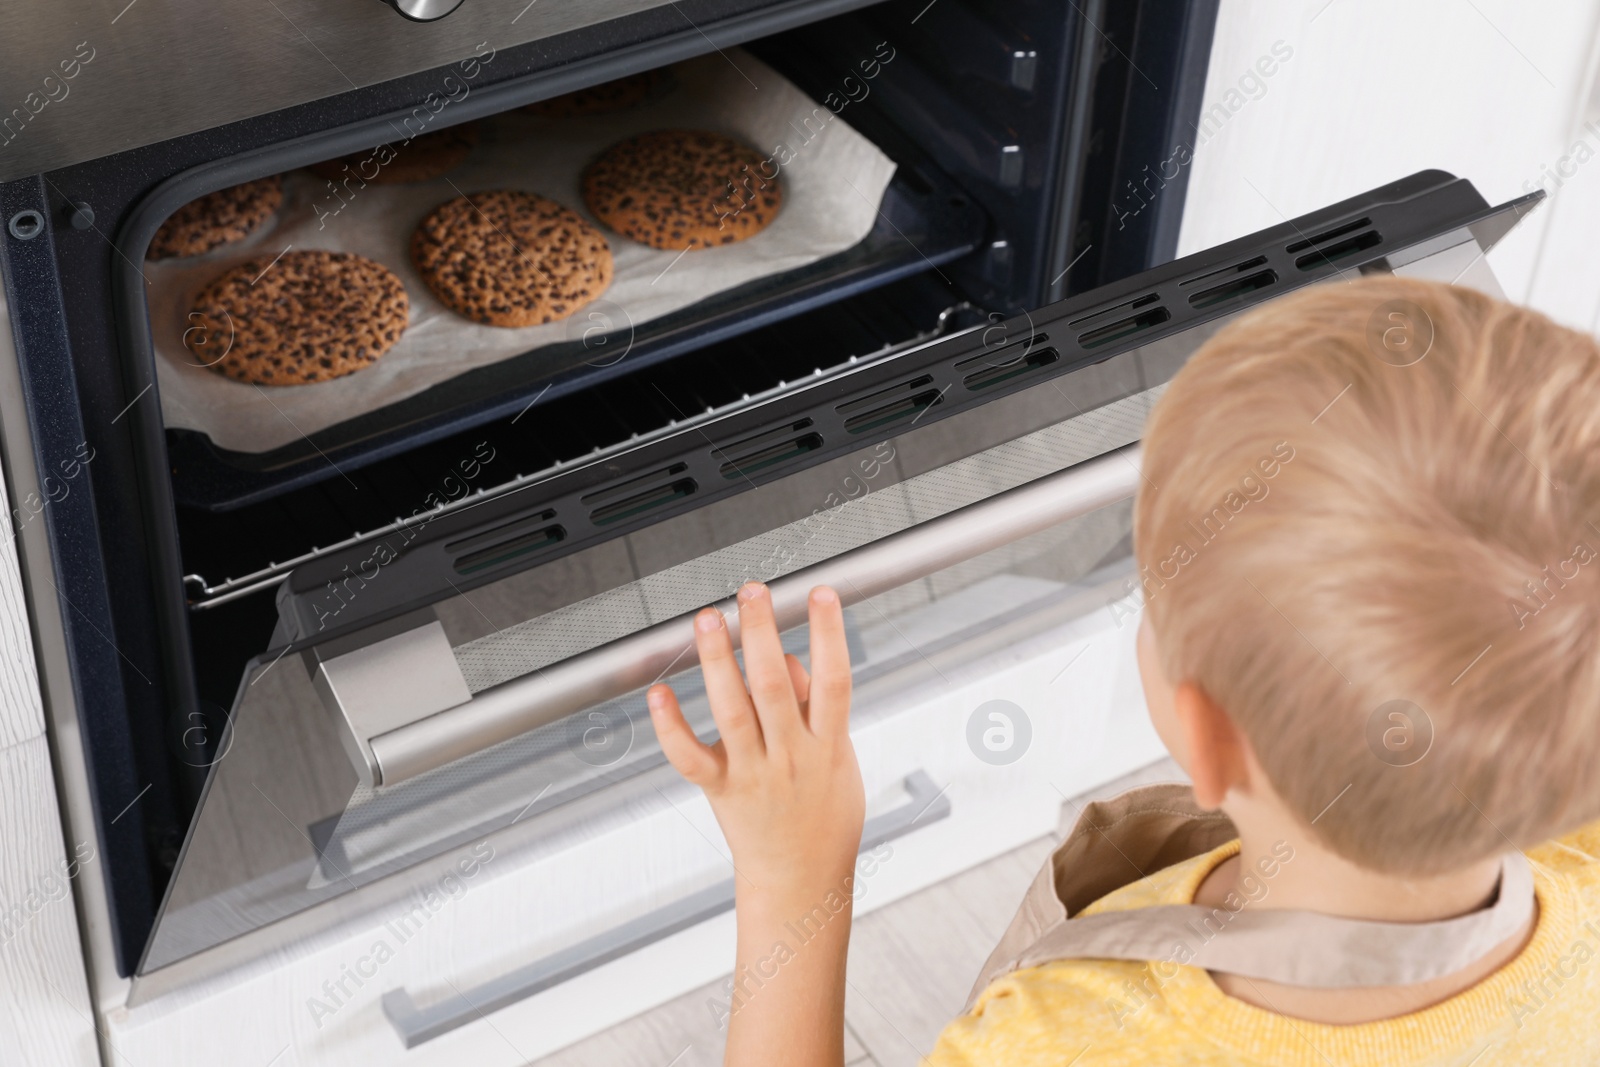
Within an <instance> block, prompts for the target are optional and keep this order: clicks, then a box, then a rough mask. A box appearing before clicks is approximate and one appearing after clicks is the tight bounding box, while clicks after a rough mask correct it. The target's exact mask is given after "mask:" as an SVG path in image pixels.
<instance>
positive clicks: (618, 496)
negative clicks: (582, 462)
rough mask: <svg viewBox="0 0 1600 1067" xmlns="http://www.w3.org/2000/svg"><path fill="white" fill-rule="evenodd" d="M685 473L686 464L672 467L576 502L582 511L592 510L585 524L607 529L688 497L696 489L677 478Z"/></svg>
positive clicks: (633, 479)
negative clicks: (579, 504)
mask: <svg viewBox="0 0 1600 1067" xmlns="http://www.w3.org/2000/svg"><path fill="white" fill-rule="evenodd" d="M688 469H689V467H688V465H687V464H684V463H674V464H673V465H672V466H670V467H663V468H662V469H661V470H658V471H652V472H651V473H649V474H641V475H640V476H639V477H637V478H629V479H628V480H627V481H625V482H622V483H620V484H618V485H613V486H609V487H607V488H605V489H602V490H600V491H599V492H597V493H590V494H589V495H588V496H586V497H582V498H580V499H581V500H582V502H583V504H584V506H585V507H588V508H591V509H592V510H591V511H590V512H589V521H590V522H592V523H594V524H595V525H596V526H607V525H610V524H611V523H613V522H621V521H623V520H624V519H631V518H633V517H634V516H636V515H643V514H644V513H645V512H647V511H654V510H655V509H656V508H659V507H662V506H663V505H666V504H670V503H672V502H673V501H675V500H682V499H683V498H684V497H686V496H689V495H690V494H692V493H693V492H694V491H695V489H696V485H695V481H694V479H693V478H686V477H681V475H683V474H684V473H685V472H686V471H688Z"/></svg>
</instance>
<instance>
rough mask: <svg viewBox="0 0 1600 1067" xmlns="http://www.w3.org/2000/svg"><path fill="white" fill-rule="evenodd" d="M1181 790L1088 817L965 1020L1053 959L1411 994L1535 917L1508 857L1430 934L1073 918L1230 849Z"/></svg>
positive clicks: (1150, 912) (1304, 922)
mask: <svg viewBox="0 0 1600 1067" xmlns="http://www.w3.org/2000/svg"><path fill="white" fill-rule="evenodd" d="M1237 836H1238V835H1237V833H1236V831H1235V830H1234V827H1233V824H1232V823H1231V822H1230V821H1229V820H1228V818H1227V817H1226V816H1224V815H1222V814H1221V813H1220V812H1206V811H1202V810H1201V809H1200V808H1198V807H1197V806H1196V805H1195V803H1194V797H1193V794H1192V793H1191V792H1190V790H1189V788H1188V787H1187V786H1183V785H1161V786H1147V787H1144V788H1142V789H1135V790H1130V791H1129V792H1127V793H1123V794H1121V795H1120V796H1117V797H1114V798H1112V799H1110V800H1107V801H1102V802H1097V803H1094V804H1090V805H1088V806H1087V807H1085V808H1084V810H1083V812H1082V814H1081V815H1080V816H1079V818H1078V821H1077V824H1076V825H1075V826H1074V827H1073V828H1072V831H1071V832H1070V833H1069V834H1068V835H1067V837H1066V839H1065V840H1064V841H1063V842H1062V843H1061V845H1060V846H1059V847H1058V848H1057V849H1056V850H1055V851H1054V852H1053V853H1052V854H1051V856H1050V859H1049V861H1048V862H1047V863H1046V864H1045V866H1044V868H1043V869H1042V870H1041V871H1040V872H1039V874H1038V876H1037V877H1036V878H1035V879H1034V882H1033V885H1032V886H1031V887H1030V888H1029V890H1028V893H1027V896H1026V897H1025V898H1024V899H1023V902H1022V906H1021V907H1020V908H1019V909H1018V911H1017V914H1016V916H1015V918H1013V919H1012V921H1011V925H1010V926H1009V927H1008V928H1007V930H1006V932H1005V934H1004V935H1003V936H1002V937H1001V939H1000V944H999V945H997V946H996V948H995V950H994V952H993V953H992V954H991V955H990V957H989V959H988V961H987V962H986V963H985V964H984V966H983V969H982V971H981V972H980V973H979V976H978V981H977V983H976V984H975V985H974V986H973V988H972V992H971V993H970V994H969V996H968V998H967V1005H966V1008H965V1009H964V1010H966V1011H970V1010H971V1008H972V1005H973V1004H974V1003H975V1002H976V1001H977V998H978V995H979V994H980V993H982V992H983V990H984V989H985V988H986V987H987V986H988V985H989V984H990V983H991V982H992V981H994V980H995V979H996V978H999V977H1001V976H1002V975H1004V974H1008V973H1010V972H1011V971H1015V970H1021V969H1024V968H1028V967H1036V966H1038V965H1040V964H1042V963H1047V962H1050V961H1052V960H1058V959H1121V960H1140V961H1152V962H1154V961H1173V962H1176V963H1181V964H1188V965H1192V966H1197V967H1203V968H1205V969H1206V970H1211V971H1220V972H1225V973H1228V974H1239V975H1243V976H1245V977H1249V978H1261V979H1264V980H1267V981H1273V982H1279V983H1282V984H1285V985H1298V986H1309V987H1318V988H1348V987H1354V986H1390V985H1412V984H1415V983H1417V982H1425V981H1429V980H1431V979H1433V978H1438V977H1441V976H1443V975H1447V974H1452V973H1454V972H1456V971H1458V970H1460V969H1461V968H1463V967H1466V966H1467V965H1468V964H1471V963H1473V962H1475V961H1476V960H1478V959H1481V958H1482V957H1483V956H1484V955H1485V954H1487V953H1488V951H1489V950H1490V949H1492V948H1493V947H1494V946H1496V945H1498V944H1500V943H1501V942H1502V941H1504V940H1505V939H1506V938H1508V937H1510V936H1511V935H1512V934H1513V933H1515V932H1516V931H1517V930H1518V929H1520V928H1521V927H1522V926H1523V924H1524V923H1526V922H1527V921H1528V919H1529V918H1530V917H1531V916H1532V914H1533V909H1534V893H1533V874H1532V871H1531V869H1530V868H1529V866H1528V862H1527V858H1526V857H1525V856H1523V855H1522V854H1521V853H1513V854H1511V855H1508V856H1507V857H1506V859H1505V861H1504V864H1503V866H1502V868H1501V875H1500V883H1499V887H1498V890H1497V892H1496V895H1495V900H1494V902H1493V903H1492V904H1491V905H1489V906H1487V907H1485V908H1483V909H1481V910H1479V911H1477V912H1474V913H1472V914H1470V915H1464V916H1460V917H1458V918H1455V919H1447V920H1444V921H1441V922H1433V923H1382V922H1367V921H1364V920H1355V919H1344V918H1339V917H1337V916H1332V915H1321V914H1318V913H1314V912H1304V911H1278V910H1263V911H1244V910H1240V911H1229V910H1227V909H1226V908H1205V907H1200V906H1198V905H1193V904H1179V905H1162V906H1159V907H1150V908H1137V909H1132V910H1128V911H1118V912H1106V913H1102V914H1100V915H1093V916H1087V917H1078V918H1069V916H1072V915H1076V914H1077V913H1078V912H1080V911H1082V910H1083V909H1084V908H1085V907H1087V906H1088V905H1089V904H1091V903H1093V902H1094V901H1096V900H1098V899H1100V898H1101V897H1103V896H1105V895H1106V894H1107V893H1110V892H1112V891H1113V890H1115V889H1118V888H1120V887H1121V886H1123V885H1126V884H1128V883H1130V882H1133V881H1136V880H1137V879H1139V878H1142V877H1144V876H1146V875H1148V874H1151V873H1154V872H1155V871H1157V870H1160V869H1161V868H1163V867H1168V866H1171V865H1173V864H1175V863H1180V862H1182V861H1184V860H1187V859H1191V858H1193V857H1195V856H1199V855H1203V854H1205V853H1207V852H1209V851H1211V850H1212V849H1215V848H1217V847H1218V846H1220V845H1222V844H1225V843H1226V842H1228V841H1231V840H1233V839H1234V838H1235V837H1237Z"/></svg>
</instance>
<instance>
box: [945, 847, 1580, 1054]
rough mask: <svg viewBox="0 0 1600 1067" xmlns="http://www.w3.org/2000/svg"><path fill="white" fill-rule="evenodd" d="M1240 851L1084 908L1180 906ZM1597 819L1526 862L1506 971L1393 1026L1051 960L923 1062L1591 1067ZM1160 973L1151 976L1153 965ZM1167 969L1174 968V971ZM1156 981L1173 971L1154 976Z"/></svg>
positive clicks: (1186, 971) (950, 1032)
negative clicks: (1307, 1014)
mask: <svg viewBox="0 0 1600 1067" xmlns="http://www.w3.org/2000/svg"><path fill="white" fill-rule="evenodd" d="M1238 851H1239V843H1238V842H1237V841H1235V842H1233V843H1231V844H1227V845H1223V846H1222V847H1220V848H1218V849H1215V850H1213V851H1212V852H1209V853H1207V854H1205V855H1203V856H1196V857H1195V858H1193V859H1191V860H1187V861H1185V862H1183V863H1179V864H1176V865H1174V866H1172V867H1168V868H1166V869H1164V870H1161V871H1157V872H1156V873H1155V874H1152V875H1150V876H1149V877H1148V878H1144V879H1141V880H1140V881H1137V882H1133V883H1131V884H1129V885H1126V886H1123V887H1122V888H1121V889H1118V890H1116V891H1115V892H1112V893H1109V894H1107V895H1106V896H1104V897H1102V898H1101V899H1099V900H1097V901H1095V902H1094V903H1093V904H1091V905H1089V907H1087V908H1085V909H1084V911H1083V914H1085V915H1094V914H1097V913H1099V912H1103V911H1120V910H1124V909H1128V908H1142V907H1147V906H1151V905H1156V904H1187V903H1190V902H1192V901H1193V900H1194V894H1195V891H1196V890H1197V889H1198V888H1199V886H1200V883H1201V882H1203V881H1204V880H1205V878H1206V876H1207V875H1208V874H1210V873H1211V871H1212V870H1213V869H1215V868H1216V866H1217V865H1218V864H1219V863H1221V862H1222V861H1223V860H1226V859H1228V858H1229V857H1230V856H1233V855H1235V854H1236V853H1237V852H1238ZM1597 856H1600V823H1597V824H1594V825H1591V826H1589V827H1586V828H1584V829H1583V830H1580V831H1578V832H1577V833H1574V834H1570V835H1568V836H1567V837H1564V838H1561V839H1560V840H1557V841H1550V842H1547V843H1545V844H1543V845H1541V846H1539V847H1538V848H1535V849H1532V850H1530V851H1529V852H1528V858H1529V860H1530V861H1531V864H1532V867H1533V877H1534V892H1535V894H1536V896H1537V898H1538V902H1539V917H1538V920H1537V924H1536V926H1535V928H1534V932H1533V937H1532V938H1531V939H1530V940H1529V942H1528V944H1527V945H1526V946H1525V947H1524V948H1523V950H1522V952H1521V953H1519V954H1518V955H1517V957H1516V958H1515V959H1513V960H1512V961H1511V962H1510V963H1508V964H1506V965H1505V966H1504V967H1502V968H1501V969H1500V970H1498V971H1496V972H1495V973H1494V974H1491V975H1490V976H1489V977H1488V978H1485V979H1484V980H1483V981H1482V982H1479V983H1478V984H1477V985H1475V986H1473V987H1472V988H1471V989H1468V990H1466V991H1465V992H1462V993H1459V994H1457V995H1456V996H1454V997H1451V998H1450V999H1449V1000H1446V1001H1443V1002H1441V1003H1439V1004H1436V1005H1434V1006H1433V1007H1431V1008H1426V1009H1424V1010H1422V1011H1418V1012H1413V1013H1412V1014H1410V1015H1402V1016H1398V1017H1396V1018H1393V1019H1384V1020H1382V1021H1379V1022H1372V1023H1360V1024H1356V1025H1349V1026H1335V1025H1329V1024H1326V1023H1314V1022H1306V1021H1304V1020H1301V1019H1295V1018H1291V1017H1289V1016H1284V1015H1277V1014H1274V1013H1272V1012H1270V1011H1265V1010H1263V1009H1261V1008H1257V1007H1254V1006H1252V1005H1250V1004H1246V1003H1245V1002H1244V1001H1242V1000H1236V999H1234V998H1233V997H1230V996H1228V995H1227V994H1225V993H1223V992H1222V990H1220V989H1219V988H1217V985H1216V983H1215V982H1213V981H1212V980H1211V977H1210V975H1209V974H1207V973H1206V972H1205V971H1204V970H1202V969H1200V968H1198V967H1184V966H1177V965H1176V964H1151V963H1132V962H1120V961H1112V960H1060V961H1057V962H1054V963H1048V964H1045V965H1043V966H1040V967H1033V968H1030V969H1028V970H1025V971H1017V972H1015V973H1012V974H1009V975H1006V976H1004V977H1002V978H999V979H997V980H995V981H994V982H993V983H991V984H990V985H989V987H988V988H987V989H985V990H984V991H983V993H982V994H981V995H980V996H979V997H978V1001H977V1003H976V1004H975V1005H974V1006H973V1010H972V1012H971V1013H970V1014H967V1015H963V1016H961V1017H960V1018H958V1019H956V1020H955V1021H954V1022H952V1023H951V1024H950V1025H949V1026H947V1027H946V1028H945V1031H944V1033H943V1034H941V1035H940V1037H939V1042H938V1044H937V1045H936V1046H935V1047H934V1050H933V1053H932V1055H930V1056H929V1057H928V1060H927V1062H928V1063H929V1064H930V1065H932V1067H1001V1065H1003V1067H1035V1065H1037V1067H1046V1065H1048V1067H1067V1065H1068V1064H1070V1065H1071V1067H1120V1065H1122V1064H1128V1065H1139V1067H1143V1065H1144V1064H1184V1065H1192V1067H1222V1065H1224V1064H1226V1065H1229V1067H1241V1065H1242V1067H1369V1065H1370V1067H1406V1065H1413V1064H1415V1065H1421V1064H1427V1065H1430V1067H1431V1065H1435V1064H1437V1065H1443V1064H1459V1065H1461V1067H1466V1065H1468V1064H1470V1065H1471V1067H1502V1065H1504V1067H1510V1065H1519V1067H1520V1065H1524V1064H1539V1065H1541V1067H1565V1065H1568V1064H1571V1065H1577V1064H1597V1063H1600V960H1597V959H1596V958H1595V957H1596V956H1597V955H1600V858H1597ZM1157 967H1159V968H1160V970H1159V971H1158V970H1157ZM1174 971H1175V972H1176V973H1173V972H1174ZM1161 975H1170V977H1166V978H1162V977H1161Z"/></svg>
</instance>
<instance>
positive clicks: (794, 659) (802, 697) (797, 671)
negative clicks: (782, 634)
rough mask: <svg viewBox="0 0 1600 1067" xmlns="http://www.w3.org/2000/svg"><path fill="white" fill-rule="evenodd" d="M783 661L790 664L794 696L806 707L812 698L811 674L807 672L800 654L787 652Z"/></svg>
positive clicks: (790, 678) (790, 681)
mask: <svg viewBox="0 0 1600 1067" xmlns="http://www.w3.org/2000/svg"><path fill="white" fill-rule="evenodd" d="M783 661H784V662H785V663H787V664H788V665H789V684H790V685H792V686H794V698H795V699H796V700H798V701H799V702H800V707H801V708H804V707H805V706H806V701H808V700H810V699H811V675H810V674H808V673H807V672H806V668H805V665H804V664H803V663H801V662H800V657H799V656H796V655H793V654H790V653H785V654H784V657H783Z"/></svg>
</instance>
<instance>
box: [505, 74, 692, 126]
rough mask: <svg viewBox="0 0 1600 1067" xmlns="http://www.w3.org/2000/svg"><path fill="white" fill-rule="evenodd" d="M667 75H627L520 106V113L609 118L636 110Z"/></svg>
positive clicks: (653, 94)
mask: <svg viewBox="0 0 1600 1067" xmlns="http://www.w3.org/2000/svg"><path fill="white" fill-rule="evenodd" d="M670 79H671V75H669V74H668V73H667V71H665V70H663V69H656V70H647V71H645V72H644V73H642V74H630V75H628V76H627V77H626V78H618V79H617V80H616V81H609V82H602V83H600V84H599V85H591V86H589V87H587V88H584V89H579V90H577V91H576V92H571V93H567V94H566V95H565V96H555V97H551V98H550V99H549V100H536V101H534V102H533V103H531V104H524V105H523V106H522V108H521V110H523V111H526V112H528V114H530V115H541V116H543V117H544V118H547V119H575V118H585V117H587V116H589V115H609V114H611V113H612V112H613V111H626V110H627V109H628V108H630V107H638V106H639V105H640V104H642V103H644V102H645V101H646V100H648V99H650V98H651V97H652V96H655V95H657V93H658V91H659V90H660V89H662V88H663V87H665V86H666V84H667V82H668V81H669V80H670Z"/></svg>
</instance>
